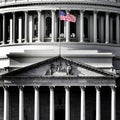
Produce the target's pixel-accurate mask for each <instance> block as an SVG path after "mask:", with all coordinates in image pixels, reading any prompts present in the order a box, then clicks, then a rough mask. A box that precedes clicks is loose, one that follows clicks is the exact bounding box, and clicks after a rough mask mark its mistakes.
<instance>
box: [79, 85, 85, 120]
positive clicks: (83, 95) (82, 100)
mask: <svg viewBox="0 0 120 120" xmlns="http://www.w3.org/2000/svg"><path fill="white" fill-rule="evenodd" d="M80 90H81V107H80V108H81V110H80V112H81V114H80V115H81V116H80V120H85V87H83V86H82V87H80Z"/></svg>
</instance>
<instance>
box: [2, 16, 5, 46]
mask: <svg viewBox="0 0 120 120" xmlns="http://www.w3.org/2000/svg"><path fill="white" fill-rule="evenodd" d="M2 16H3V44H5V33H6V32H5V27H6V26H5V14H3V15H2Z"/></svg>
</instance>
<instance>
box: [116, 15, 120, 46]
mask: <svg viewBox="0 0 120 120" xmlns="http://www.w3.org/2000/svg"><path fill="white" fill-rule="evenodd" d="M116 42H117V44H119V43H120V16H119V13H118V14H117V15H116Z"/></svg>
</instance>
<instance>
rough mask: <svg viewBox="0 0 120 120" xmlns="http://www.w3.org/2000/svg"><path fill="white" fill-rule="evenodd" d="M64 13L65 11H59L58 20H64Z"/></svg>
mask: <svg viewBox="0 0 120 120" xmlns="http://www.w3.org/2000/svg"><path fill="white" fill-rule="evenodd" d="M66 15H67V14H66V12H65V11H60V20H66Z"/></svg>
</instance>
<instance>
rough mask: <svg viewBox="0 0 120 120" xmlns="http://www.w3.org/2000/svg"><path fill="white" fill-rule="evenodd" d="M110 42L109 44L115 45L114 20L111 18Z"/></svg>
mask: <svg viewBox="0 0 120 120" xmlns="http://www.w3.org/2000/svg"><path fill="white" fill-rule="evenodd" d="M109 29H110V41H109V43H113V42H114V41H113V18H112V17H111V18H110V28H109Z"/></svg>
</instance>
